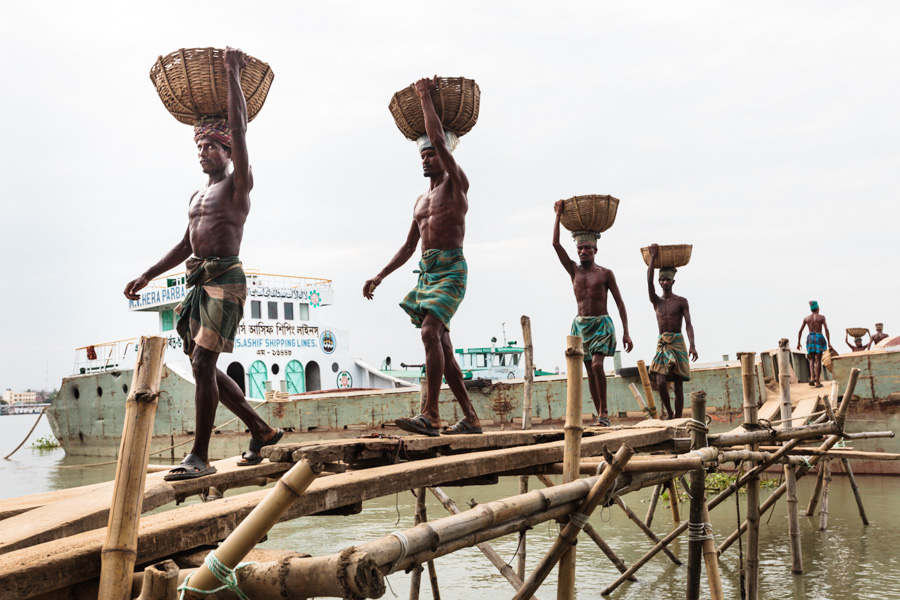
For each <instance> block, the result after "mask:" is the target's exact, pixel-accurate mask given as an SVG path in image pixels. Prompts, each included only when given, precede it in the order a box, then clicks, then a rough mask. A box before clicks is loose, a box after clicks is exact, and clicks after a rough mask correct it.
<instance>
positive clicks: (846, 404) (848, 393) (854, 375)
mask: <svg viewBox="0 0 900 600" xmlns="http://www.w3.org/2000/svg"><path fill="white" fill-rule="evenodd" d="M857 379H859V369H857V368H856V367H854V368H852V369H850V377H849V378H848V379H847V388H846V389H845V390H844V399H843V400H841V404H840V406H838V409H837V412H836V413H835V415H834V420H835V422H836V423H837V425H838V427H840V429H841V430H842V431H843V429H844V421H845V420H846V419H847V413H849V412H850V402H851V401H852V400H853V392H854V391H855V390H856V381H857Z"/></svg>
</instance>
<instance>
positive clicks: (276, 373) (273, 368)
mask: <svg viewBox="0 0 900 600" xmlns="http://www.w3.org/2000/svg"><path fill="white" fill-rule="evenodd" d="M280 370H281V367H279V366H278V363H276V364H274V365H272V375H278V371H280Z"/></svg>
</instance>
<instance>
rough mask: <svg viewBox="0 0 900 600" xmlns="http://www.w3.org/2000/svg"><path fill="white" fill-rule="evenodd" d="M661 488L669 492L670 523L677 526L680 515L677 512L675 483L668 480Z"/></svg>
mask: <svg viewBox="0 0 900 600" xmlns="http://www.w3.org/2000/svg"><path fill="white" fill-rule="evenodd" d="M663 486H664V487H665V488H666V490H667V491H668V492H669V508H670V509H671V510H672V523H674V524H675V525H678V524H679V523H681V515H680V514H679V512H678V491H677V490H676V489H675V483H674V482H673V481H672V480H669V481H667V482H665V483H664V484H663Z"/></svg>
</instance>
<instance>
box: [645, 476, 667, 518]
mask: <svg viewBox="0 0 900 600" xmlns="http://www.w3.org/2000/svg"><path fill="white" fill-rule="evenodd" d="M662 488H663V486H662V484H661V483H657V484H656V486H654V488H653V493H652V494H651V495H650V506H648V507H647V516H646V517H645V518H644V525H646V526H647V527H650V525H651V524H652V523H653V513H655V512H656V505H657V504H658V503H659V496H660V495H661V494H662Z"/></svg>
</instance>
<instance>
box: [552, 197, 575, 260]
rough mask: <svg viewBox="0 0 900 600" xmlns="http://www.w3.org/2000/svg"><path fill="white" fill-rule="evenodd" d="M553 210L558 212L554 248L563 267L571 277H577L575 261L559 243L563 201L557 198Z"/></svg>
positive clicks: (554, 229) (555, 222)
mask: <svg viewBox="0 0 900 600" xmlns="http://www.w3.org/2000/svg"><path fill="white" fill-rule="evenodd" d="M553 210H554V211H555V212H556V221H554V223H553V249H554V250H556V256H557V258H559V262H560V263H561V264H562V266H563V268H564V269H565V270H566V272H567V273H568V274H569V277H575V266H574V263H573V262H572V259H571V258H569V255H568V254H567V253H566V249H565V248H563V247H562V244H560V243H559V218H560V215H562V210H563V201H562V200H557V201H556V204H554V205H553Z"/></svg>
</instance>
